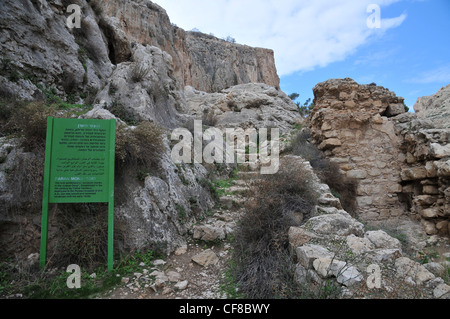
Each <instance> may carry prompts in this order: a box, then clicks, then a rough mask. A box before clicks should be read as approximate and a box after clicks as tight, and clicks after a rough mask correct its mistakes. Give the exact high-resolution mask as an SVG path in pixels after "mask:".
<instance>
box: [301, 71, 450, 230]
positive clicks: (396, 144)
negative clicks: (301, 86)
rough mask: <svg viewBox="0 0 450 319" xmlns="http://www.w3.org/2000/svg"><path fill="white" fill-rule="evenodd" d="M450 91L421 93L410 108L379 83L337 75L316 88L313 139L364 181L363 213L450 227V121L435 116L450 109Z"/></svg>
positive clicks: (430, 227) (350, 174) (369, 217)
mask: <svg viewBox="0 0 450 319" xmlns="http://www.w3.org/2000/svg"><path fill="white" fill-rule="evenodd" d="M444 93H445V90H441V91H440V92H438V93H437V94H436V95H435V96H433V97H428V98H423V99H419V101H418V104H417V105H416V107H415V108H416V109H417V110H420V111H421V112H419V113H418V114H412V113H407V112H406V109H405V107H404V104H403V98H401V97H397V96H396V95H395V94H394V93H393V92H391V91H389V90H387V89H385V88H383V87H380V86H377V85H376V84H369V85H360V84H358V83H356V82H355V81H353V80H352V79H336V80H329V81H326V82H323V83H319V84H318V85H317V86H316V87H315V88H314V94H315V101H314V104H315V109H314V112H313V113H312V114H311V117H310V119H309V123H310V127H311V132H312V136H313V139H314V142H315V143H316V144H317V145H319V148H321V149H322V150H323V151H324V152H325V154H326V155H327V156H328V157H329V158H331V159H332V160H333V161H334V162H336V163H338V164H339V165H340V168H341V169H342V170H343V171H344V172H345V173H346V174H347V176H348V177H352V178H355V179H357V180H358V181H359V186H358V198H357V201H358V206H359V214H360V217H361V218H362V219H364V220H393V219H398V218H399V217H401V216H414V217H415V218H416V219H417V220H420V221H421V222H422V224H423V226H424V228H425V229H426V231H427V233H428V234H437V233H440V234H448V233H449V228H448V227H449V217H450V216H449V212H450V206H449V202H450V197H449V170H448V167H449V157H450V148H449V145H450V144H449V143H450V136H449V133H450V132H449V130H448V128H447V127H448V124H449V123H448V119H447V118H445V117H444V116H439V118H440V120H439V121H438V122H436V116H437V115H438V114H441V115H442V114H446V113H447V112H448V111H447V109H448V95H445V94H444ZM443 96H446V97H443Z"/></svg>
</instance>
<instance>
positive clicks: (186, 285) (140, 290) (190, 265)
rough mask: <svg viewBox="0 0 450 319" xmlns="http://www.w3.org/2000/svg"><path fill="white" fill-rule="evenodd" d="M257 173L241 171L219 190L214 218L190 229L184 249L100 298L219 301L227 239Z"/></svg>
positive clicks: (125, 279)
mask: <svg viewBox="0 0 450 319" xmlns="http://www.w3.org/2000/svg"><path fill="white" fill-rule="evenodd" d="M258 176H259V172H257V171H252V170H249V171H242V172H239V173H238V177H237V178H236V179H233V180H232V182H231V184H232V186H231V187H228V188H222V189H221V190H220V191H221V193H222V195H221V196H220V200H219V204H218V205H217V207H216V208H215V209H214V215H212V216H209V217H207V218H205V219H204V220H203V221H202V222H200V223H198V224H197V225H195V226H194V227H193V229H192V230H191V233H190V236H189V238H188V240H187V245H186V246H185V247H181V248H179V249H178V250H177V251H176V252H175V253H174V254H172V255H171V256H169V257H168V258H167V259H166V260H156V261H155V262H154V267H152V268H148V267H147V268H145V265H142V266H143V267H142V271H141V272H137V273H134V274H133V276H130V277H124V278H122V285H121V286H119V287H116V288H115V289H114V290H112V291H110V292H109V293H107V294H106V295H105V296H103V297H102V298H104V299H221V298H226V295H225V293H224V290H223V289H221V288H220V286H221V284H222V283H223V279H224V276H225V270H226V267H227V262H228V261H229V259H230V257H231V245H230V243H229V239H230V236H232V234H233V231H234V229H235V227H236V223H237V221H238V220H239V217H240V215H241V214H242V212H243V209H244V208H243V205H244V203H245V201H246V200H247V197H246V194H247V192H248V190H249V187H250V185H251V183H253V182H255V181H257V179H258Z"/></svg>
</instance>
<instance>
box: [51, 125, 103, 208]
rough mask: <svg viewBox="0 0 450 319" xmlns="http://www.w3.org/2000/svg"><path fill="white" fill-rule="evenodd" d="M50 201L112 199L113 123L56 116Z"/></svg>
mask: <svg viewBox="0 0 450 319" xmlns="http://www.w3.org/2000/svg"><path fill="white" fill-rule="evenodd" d="M52 135H53V137H52V142H51V143H52V154H51V159H50V161H51V168H50V178H49V180H50V190H49V196H50V197H49V202H50V203H102V202H108V200H109V193H108V192H109V188H108V185H109V174H108V172H109V170H110V167H109V162H110V161H109V156H110V154H109V153H108V151H107V150H109V149H110V148H111V145H110V141H111V138H110V136H111V122H110V121H103V120H81V121H80V120H76V119H53V134H52Z"/></svg>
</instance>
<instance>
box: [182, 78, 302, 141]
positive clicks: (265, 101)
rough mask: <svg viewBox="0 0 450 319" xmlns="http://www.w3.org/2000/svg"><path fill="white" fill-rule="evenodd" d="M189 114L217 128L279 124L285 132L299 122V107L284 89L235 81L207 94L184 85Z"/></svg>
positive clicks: (300, 119)
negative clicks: (233, 83) (228, 86)
mask: <svg viewBox="0 0 450 319" xmlns="http://www.w3.org/2000/svg"><path fill="white" fill-rule="evenodd" d="M185 97H186V104H187V108H188V112H189V114H191V115H192V116H193V117H194V118H195V119H198V120H203V121H204V124H206V125H211V126H215V127H217V128H221V129H225V128H243V129H247V128H279V129H280V134H286V133H288V132H289V131H290V130H291V129H292V127H293V126H294V125H295V124H300V123H302V118H301V117H300V116H299V112H298V107H297V105H295V103H293V102H292V100H291V99H290V98H289V97H288V96H287V95H286V94H285V93H284V92H281V91H279V90H277V89H276V88H274V87H271V86H269V85H267V84H262V83H258V84H253V83H250V84H242V85H236V86H233V87H231V88H229V89H226V90H223V91H221V92H218V93H212V94H208V93H205V92H201V91H198V90H195V89H194V88H192V87H186V88H185Z"/></svg>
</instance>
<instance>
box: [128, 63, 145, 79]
mask: <svg viewBox="0 0 450 319" xmlns="http://www.w3.org/2000/svg"><path fill="white" fill-rule="evenodd" d="M149 73H150V68H149V67H146V66H145V65H144V64H141V63H136V64H135V65H134V67H133V68H132V69H131V70H130V77H131V80H132V81H133V82H134V83H139V82H141V81H142V80H144V79H145V78H146V77H147V75H149Z"/></svg>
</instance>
